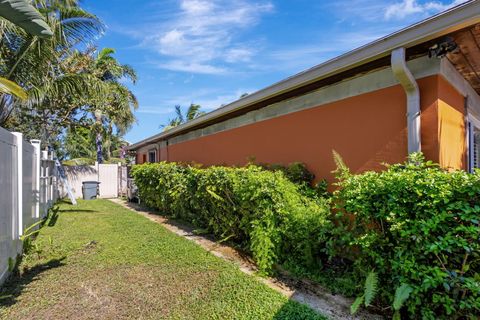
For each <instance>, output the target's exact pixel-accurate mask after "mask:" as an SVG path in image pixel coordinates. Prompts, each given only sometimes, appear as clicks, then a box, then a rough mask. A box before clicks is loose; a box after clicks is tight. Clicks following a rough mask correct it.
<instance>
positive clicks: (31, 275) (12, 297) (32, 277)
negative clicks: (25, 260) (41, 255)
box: [0, 257, 66, 307]
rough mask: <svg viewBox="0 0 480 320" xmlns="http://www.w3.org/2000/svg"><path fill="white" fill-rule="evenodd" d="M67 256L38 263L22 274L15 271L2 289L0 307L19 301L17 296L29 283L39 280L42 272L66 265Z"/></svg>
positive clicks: (0, 291)
mask: <svg viewBox="0 0 480 320" xmlns="http://www.w3.org/2000/svg"><path fill="white" fill-rule="evenodd" d="M65 258H66V257H63V258H60V259H52V260H50V261H48V262H46V263H43V264H38V265H36V266H35V267H33V268H30V269H28V270H26V271H25V272H24V273H23V274H22V275H19V274H18V271H15V272H14V273H13V275H12V276H11V277H10V278H9V279H8V281H7V282H6V283H5V284H4V286H3V288H2V289H1V290H0V307H8V306H12V305H14V304H15V303H16V302H17V298H18V297H19V296H20V295H21V294H22V292H23V290H24V289H25V288H26V287H27V286H28V284H30V283H32V282H34V281H36V280H38V277H39V275H40V274H41V273H43V272H45V271H48V270H50V269H55V268H58V267H61V266H63V265H65V263H64V262H63V260H65ZM19 260H20V259H19ZM19 263H20V261H19Z"/></svg>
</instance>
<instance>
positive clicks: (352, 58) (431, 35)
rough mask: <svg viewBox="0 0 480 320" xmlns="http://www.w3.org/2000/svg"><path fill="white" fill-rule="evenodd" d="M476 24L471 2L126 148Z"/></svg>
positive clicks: (478, 13)
mask: <svg viewBox="0 0 480 320" xmlns="http://www.w3.org/2000/svg"><path fill="white" fill-rule="evenodd" d="M479 22H480V1H476V0H473V1H469V2H466V3H464V4H461V5H458V6H456V7H454V8H451V9H449V10H447V11H445V12H442V13H440V14H438V15H435V16H433V17H430V18H428V19H425V20H423V21H421V22H418V23H416V24H413V25H411V26H409V27H407V28H404V29H402V30H399V31H397V32H395V33H392V34H390V35H388V36H386V37H383V38H380V39H378V40H375V41H373V42H371V43H369V44H366V45H364V46H361V47H359V48H357V49H355V50H352V51H349V52H347V53H345V54H343V55H340V56H338V57H336V58H333V59H331V60H328V61H326V62H324V63H322V64H319V65H317V66H315V67H313V68H310V69H308V70H305V71H303V72H300V73H298V74H296V75H294V76H292V77H289V78H287V79H285V80H282V81H280V82H277V83H275V84H273V85H271V86H269V87H266V88H264V89H262V90H259V91H257V92H255V93H252V94H250V95H248V96H246V97H244V98H241V99H239V100H236V101H234V102H232V103H230V104H227V105H226V106H224V107H221V108H218V109H216V110H213V111H211V112H209V113H207V114H205V115H203V116H201V117H199V118H197V119H194V120H192V121H189V122H187V123H185V124H182V125H180V126H178V127H175V128H173V129H170V130H168V131H166V132H162V133H159V134H157V135H154V136H152V137H149V138H147V139H144V140H142V141H139V142H137V143H135V144H133V145H131V146H129V147H128V149H129V150H135V149H138V148H139V147H140V146H143V145H145V144H146V143H150V142H153V141H155V140H158V139H162V138H167V137H169V136H172V135H175V134H178V133H180V132H183V131H186V130H188V129H189V128H192V127H195V126H198V125H200V124H202V123H204V122H207V121H212V120H214V119H216V118H218V117H221V116H223V115H226V114H228V113H231V112H234V111H237V110H240V109H242V108H245V107H248V106H250V105H252V104H254V103H257V102H260V101H263V100H266V99H268V98H271V97H273V96H276V95H279V94H282V93H284V92H287V91H291V90H293V89H295V88H298V87H301V86H304V85H307V84H309V83H312V82H314V81H318V80H320V79H324V78H327V77H330V76H332V75H335V74H337V73H340V72H342V71H346V70H349V69H351V68H354V67H357V66H360V65H363V64H365V63H368V62H371V61H374V60H377V59H379V58H382V57H385V56H388V55H390V53H391V51H392V50H394V49H396V48H399V47H405V48H410V47H412V46H415V45H417V44H420V43H423V42H426V41H429V40H432V39H435V38H438V37H441V36H443V35H446V34H449V33H452V32H455V31H457V30H460V29H463V28H466V27H468V26H471V25H474V24H476V23H479Z"/></svg>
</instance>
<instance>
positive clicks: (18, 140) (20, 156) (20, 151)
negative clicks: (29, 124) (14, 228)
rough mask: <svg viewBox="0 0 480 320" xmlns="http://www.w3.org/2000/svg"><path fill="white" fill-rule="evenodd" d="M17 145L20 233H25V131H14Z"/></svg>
mask: <svg viewBox="0 0 480 320" xmlns="http://www.w3.org/2000/svg"><path fill="white" fill-rule="evenodd" d="M12 134H13V135H14V136H15V144H16V145H17V159H16V160H17V216H18V220H17V221H18V235H19V236H21V235H23V133H21V132H12Z"/></svg>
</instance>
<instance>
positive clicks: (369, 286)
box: [365, 271, 378, 307]
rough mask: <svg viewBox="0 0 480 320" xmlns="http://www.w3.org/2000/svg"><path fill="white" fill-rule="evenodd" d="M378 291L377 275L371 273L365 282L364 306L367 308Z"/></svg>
mask: <svg viewBox="0 0 480 320" xmlns="http://www.w3.org/2000/svg"><path fill="white" fill-rule="evenodd" d="M377 290H378V275H377V273H376V272H374V271H371V272H370V273H369V274H368V276H367V279H366V280H365V306H367V307H368V306H369V305H370V304H371V303H372V302H373V299H375V295H376V294H377Z"/></svg>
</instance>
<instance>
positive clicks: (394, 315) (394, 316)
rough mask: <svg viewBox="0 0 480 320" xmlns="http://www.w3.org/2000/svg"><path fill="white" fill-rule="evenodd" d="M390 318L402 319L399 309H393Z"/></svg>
mask: <svg viewBox="0 0 480 320" xmlns="http://www.w3.org/2000/svg"><path fill="white" fill-rule="evenodd" d="M392 320H402V317H401V316H400V311H398V310H397V311H395V313H394V314H393V318H392Z"/></svg>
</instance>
